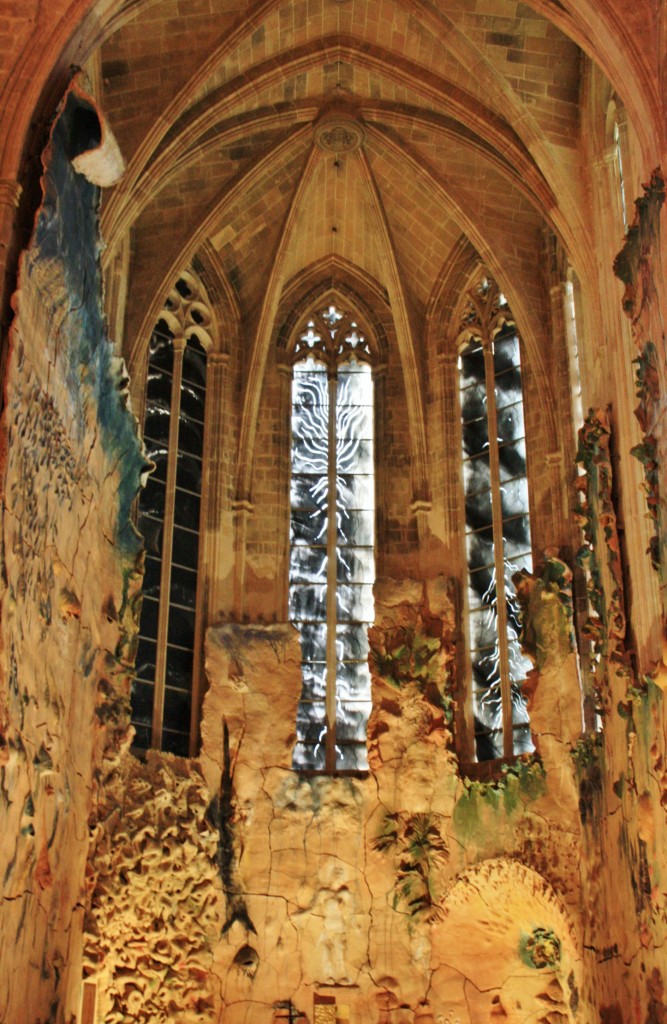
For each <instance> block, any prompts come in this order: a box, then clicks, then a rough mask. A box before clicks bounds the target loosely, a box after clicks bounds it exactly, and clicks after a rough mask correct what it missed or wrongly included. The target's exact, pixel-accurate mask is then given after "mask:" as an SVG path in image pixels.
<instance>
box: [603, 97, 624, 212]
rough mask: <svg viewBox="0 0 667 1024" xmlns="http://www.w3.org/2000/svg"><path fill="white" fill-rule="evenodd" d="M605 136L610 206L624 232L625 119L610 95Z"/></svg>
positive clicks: (622, 111)
mask: <svg viewBox="0 0 667 1024" xmlns="http://www.w3.org/2000/svg"><path fill="white" fill-rule="evenodd" d="M605 136H606V138H605V160H606V162H607V165H608V168H609V187H610V193H611V195H610V199H611V208H612V210H613V212H614V221H615V222H616V221H620V222H621V225H622V228H623V231H624V232H625V231H627V230H628V201H627V195H626V179H627V163H628V161H627V153H626V148H627V120H626V115H625V110H624V108H623V106H621V105H619V103H618V101H617V100H616V98H615V97H612V99H611V100H610V101H609V105H608V107H607V117H606V125H605ZM619 226H620V225H619Z"/></svg>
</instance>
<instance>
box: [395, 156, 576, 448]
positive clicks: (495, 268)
mask: <svg viewBox="0 0 667 1024" xmlns="http://www.w3.org/2000/svg"><path fill="white" fill-rule="evenodd" d="M386 142H387V146H388V147H389V148H391V149H392V150H394V152H396V151H397V150H398V144H397V143H396V142H395V141H394V140H393V139H391V138H390V137H386ZM403 155H404V158H405V159H406V160H408V161H409V163H410V166H411V171H412V173H414V174H423V175H427V176H429V177H430V178H431V180H432V182H433V185H434V186H435V187H436V188H438V189H439V190H440V191H442V192H443V194H444V195H445V197H446V201H447V204H448V206H449V207H450V209H451V213H452V217H453V218H454V220H455V221H456V223H457V225H458V227H459V228H460V230H461V231H462V232H463V233H464V234H465V235H466V236H467V237H468V238H469V239H470V241H471V242H472V244H473V245H474V247H475V249H476V250H477V252H478V253H479V255H480V257H481V259H482V260H483V262H484V263H486V265H487V266H488V268H489V270H490V272H491V273H492V275H493V277H494V278H495V280H496V281H497V282H498V284H499V285H500V286H501V288H502V290H503V292H505V294H506V295H507V296H508V298H510V305H511V307H512V310H513V312H514V315H515V316H516V317H517V318H518V319H519V322H520V325H521V334H522V337H523V339H524V342H525V343H526V345H527V346H528V347H529V350H530V358H531V362H532V364H533V366H535V369H536V372H537V373H539V374H540V375H541V377H542V378H543V379H544V380H545V381H548V379H549V377H548V374H547V373H546V367H545V363H544V356H543V354H542V350H541V346H540V344H539V342H538V339H539V338H540V337H541V335H542V328H541V325H540V323H539V320H538V318H537V317H536V315H535V314H534V313H533V311H532V309H531V307H530V305H529V304H528V303H527V302H526V301H525V300H524V298H523V296H522V294H521V293H520V292H519V290H518V289H517V287H516V283H515V281H514V280H513V279H512V277H511V273H510V270H509V269H508V267H507V265H506V263H505V262H504V261H503V260H501V259H499V258H498V256H497V253H498V252H503V246H502V244H501V240H500V239H498V240H493V239H492V238H490V237H487V234H485V232H484V230H483V227H482V225H481V224H480V223H479V222H478V220H477V218H476V217H475V214H474V212H473V211H475V210H476V209H477V206H476V204H475V203H474V202H472V201H471V199H470V198H469V197H468V196H461V195H460V192H459V190H458V188H457V187H456V186H451V185H450V186H445V185H444V184H443V182H442V181H441V180H440V178H439V176H437V175H433V176H432V177H431V172H430V171H429V169H428V168H427V167H426V166H425V163H424V161H423V160H421V159H417V157H416V156H415V155H414V154H413V153H412V152H411V151H410V150H409V149H408V148H407V147H405V146H404V147H403ZM487 233H488V228H487ZM392 307H393V302H392ZM554 408H555V406H554V399H553V395H552V394H551V392H550V390H548V391H546V390H545V394H544V413H545V420H546V422H547V425H548V429H549V432H550V434H549V436H550V437H556V436H557V432H556V419H555V412H554Z"/></svg>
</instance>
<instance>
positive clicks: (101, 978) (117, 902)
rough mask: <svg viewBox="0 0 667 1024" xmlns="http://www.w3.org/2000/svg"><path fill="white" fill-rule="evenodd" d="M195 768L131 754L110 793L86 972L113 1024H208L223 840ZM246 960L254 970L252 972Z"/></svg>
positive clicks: (94, 862) (98, 850) (93, 869)
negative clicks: (160, 1023) (163, 1023)
mask: <svg viewBox="0 0 667 1024" xmlns="http://www.w3.org/2000/svg"><path fill="white" fill-rule="evenodd" d="M207 807H208V791H207V789H206V785H205V783H204V780H203V778H202V776H201V774H200V772H199V770H198V768H197V766H196V764H195V763H194V762H191V761H187V760H185V759H183V758H177V757H174V756H172V755H169V754H160V753H158V752H157V751H149V752H148V755H147V760H146V764H142V763H141V762H139V761H137V760H135V759H134V758H132V757H129V756H128V757H127V758H126V759H125V760H124V761H123V762H122V764H121V766H120V768H119V770H118V771H117V772H116V773H115V774H114V776H113V777H112V778H110V779H109V781H108V783H107V785H106V786H105V787H104V790H103V792H102V794H101V800H100V804H99V808H98V813H97V824H96V826H95V828H94V831H93V836H92V850H91V858H90V862H89V886H90V896H89V901H88V908H87V913H86V931H85V937H84V941H85V945H84V971H85V974H86V976H88V977H90V978H92V979H95V980H97V981H98V993H99V995H98V1013H99V1016H100V1019H102V1020H104V1021H105V1022H107V1024H125V1022H126V1021H128V1020H132V1021H137V1022H141V1021H145V1022H146V1024H149V1022H151V1024H152V1022H154V1021H156V1020H169V1019H170V1018H171V1017H173V1015H174V1014H177V1016H178V1020H179V1022H181V1024H204V1022H208V1021H210V1020H211V1015H212V1010H213V995H212V990H211V986H212V976H211V968H212V963H213V953H212V949H213V946H214V944H215V942H216V941H217V938H218V935H219V932H220V916H221V906H220V904H221V901H222V894H221V886H220V882H219V878H218V866H217V864H216V855H217V847H218V835H217V832H216V829H215V827H214V826H213V824H212V823H211V822H210V821H208V820H207V817H206V812H207ZM249 959H251V958H250V957H249V954H246V958H245V969H246V970H248V969H249V968H248V960H249Z"/></svg>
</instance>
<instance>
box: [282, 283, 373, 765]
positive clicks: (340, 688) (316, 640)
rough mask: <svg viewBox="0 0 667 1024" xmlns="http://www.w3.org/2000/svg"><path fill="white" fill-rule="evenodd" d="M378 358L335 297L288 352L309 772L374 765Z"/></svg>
mask: <svg viewBox="0 0 667 1024" xmlns="http://www.w3.org/2000/svg"><path fill="white" fill-rule="evenodd" d="M370 360H371V347H370V344H369V342H368V339H367V336H366V334H365V332H364V330H363V329H362V328H361V326H360V325H359V323H358V322H357V321H356V320H355V319H354V318H353V316H352V314H350V313H346V312H343V311H341V310H340V309H338V308H337V307H336V306H335V305H334V304H333V303H331V304H329V306H328V307H326V308H324V309H321V310H320V311H319V312H318V313H317V314H315V315H313V316H311V317H309V318H308V319H307V321H306V323H305V324H304V325H303V326H302V328H301V329H300V330H299V331H298V332H297V334H296V337H295V340H294V342H293V346H292V351H291V362H292V366H293V378H292V446H291V489H290V493H291V499H290V503H291V523H290V568H289V617H290V620H291V621H292V622H293V623H294V624H295V626H296V627H297V629H298V630H299V633H300V637H301V651H302V678H303V688H302V694H301V700H300V702H299V710H298V716H297V743H296V747H295V751H294V759H293V764H294V767H295V768H298V769H302V770H313V771H327V772H334V771H340V770H361V769H365V768H366V767H367V760H366V722H367V719H368V715H369V713H370V674H369V669H368V663H367V656H368V635H367V631H368V626H369V625H370V624H372V621H373V594H372V588H373V581H374V577H375V559H374V550H373V544H374V528H375V522H374V520H375V501H374V472H373V381H372V375H371V366H370Z"/></svg>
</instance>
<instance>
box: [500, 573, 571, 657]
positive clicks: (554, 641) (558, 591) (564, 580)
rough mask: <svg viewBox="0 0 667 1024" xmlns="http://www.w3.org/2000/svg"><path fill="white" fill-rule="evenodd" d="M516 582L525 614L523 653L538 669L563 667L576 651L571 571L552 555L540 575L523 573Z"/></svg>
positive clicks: (523, 622) (522, 626)
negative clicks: (568, 657) (551, 666)
mask: <svg viewBox="0 0 667 1024" xmlns="http://www.w3.org/2000/svg"><path fill="white" fill-rule="evenodd" d="M514 582H515V584H516V594H517V599H518V601H519V604H520V606H521V611H522V616H521V635H520V637H519V640H520V642H521V647H522V650H523V651H524V652H525V653H526V654H529V655H530V656H531V657H532V658H533V659H534V661H535V664H536V665H537V668H538V669H544V668H546V667H548V666H550V665H553V666H554V667H557V666H559V665H561V664H562V663H563V661H564V660H565V658H566V657H567V656H568V655H569V654H571V653H572V651H573V650H574V625H573V612H572V571H571V569H570V568H569V567H568V566H567V565H566V564H565V562H562V561H561V560H560V558H556V557H554V556H549V557H547V558H546V559H545V561H544V565H543V566H542V571H541V572H540V573H528V572H525V571H522V572H520V573H517V575H516V576H515V577H514Z"/></svg>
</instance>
